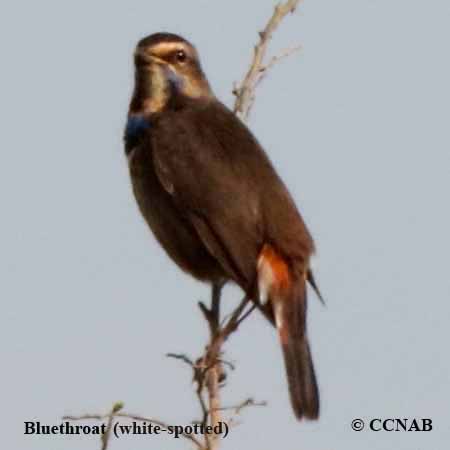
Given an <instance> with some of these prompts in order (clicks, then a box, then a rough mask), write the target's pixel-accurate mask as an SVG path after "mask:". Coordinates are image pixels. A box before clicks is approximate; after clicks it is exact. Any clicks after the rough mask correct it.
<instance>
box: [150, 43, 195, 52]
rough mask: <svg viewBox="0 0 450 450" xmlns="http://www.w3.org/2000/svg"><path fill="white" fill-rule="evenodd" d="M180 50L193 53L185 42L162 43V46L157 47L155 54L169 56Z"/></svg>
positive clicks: (154, 50)
mask: <svg viewBox="0 0 450 450" xmlns="http://www.w3.org/2000/svg"><path fill="white" fill-rule="evenodd" d="M180 49H183V50H184V51H186V52H188V53H191V51H190V49H189V47H188V46H187V45H186V44H184V43H183V42H161V43H160V44H157V45H155V47H154V48H153V52H154V53H156V54H167V53H170V52H173V51H175V50H180Z"/></svg>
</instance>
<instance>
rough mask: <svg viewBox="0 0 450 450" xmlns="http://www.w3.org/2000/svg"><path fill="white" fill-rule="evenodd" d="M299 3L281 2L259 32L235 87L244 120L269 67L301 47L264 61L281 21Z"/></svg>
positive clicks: (293, 0) (238, 110) (238, 111)
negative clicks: (249, 61) (239, 81)
mask: <svg viewBox="0 0 450 450" xmlns="http://www.w3.org/2000/svg"><path fill="white" fill-rule="evenodd" d="M299 3H300V0H288V1H286V2H284V3H279V4H278V5H277V6H276V7H275V10H274V12H273V14H272V17H271V18H270V19H269V21H268V22H267V24H266V26H265V28H264V30H263V31H260V32H259V42H258V43H257V44H256V45H255V48H254V53H253V59H252V62H251V64H250V67H249V69H248V71H247V73H246V75H245V77H244V79H243V81H242V82H241V84H240V85H235V86H234V88H233V94H234V95H235V96H236V100H235V103H234V112H235V113H236V114H237V115H238V116H239V117H240V118H241V119H243V120H247V119H248V117H249V115H250V111H251V109H252V106H253V103H254V101H255V89H256V86H257V85H258V84H259V83H260V82H261V81H262V79H263V78H265V76H266V74H267V71H268V69H270V68H271V67H273V66H274V65H275V64H276V63H277V62H279V61H280V60H281V59H283V58H285V57H286V56H288V55H290V54H292V53H293V52H294V51H297V50H298V49H299V47H294V48H292V49H289V50H287V51H284V52H282V53H281V54H280V55H278V56H275V57H273V58H272V59H271V60H270V61H269V62H268V63H267V64H266V63H264V60H265V57H266V53H267V47H268V45H269V41H270V40H271V38H272V36H273V34H274V32H275V31H276V30H277V28H278V26H279V25H280V23H281V21H282V20H283V19H284V18H285V17H286V16H287V15H288V14H289V13H293V12H294V11H295V10H296V9H297V7H298V5H299Z"/></svg>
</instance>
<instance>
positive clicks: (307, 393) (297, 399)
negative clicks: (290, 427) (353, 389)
mask: <svg viewBox="0 0 450 450" xmlns="http://www.w3.org/2000/svg"><path fill="white" fill-rule="evenodd" d="M274 301H275V305H274V306H275V308H274V314H275V322H276V324H277V329H278V333H279V335H280V341H281V347H282V350H283V356H284V362H285V366H286V375H287V381H288V385H289V393H290V397H291V403H292V408H293V410H294V413H295V415H296V416H297V418H298V419H302V418H307V419H317V418H318V417H319V390H318V388H317V381H316V375H315V372H314V366H313V362H312V358H311V351H310V349H309V343H308V337H307V335H306V328H305V324H306V321H305V310H306V285H305V282H304V281H303V282H302V283H301V286H294V288H293V289H292V290H291V292H289V294H288V295H286V296H285V297H284V298H279V299H276V300H275V299H274Z"/></svg>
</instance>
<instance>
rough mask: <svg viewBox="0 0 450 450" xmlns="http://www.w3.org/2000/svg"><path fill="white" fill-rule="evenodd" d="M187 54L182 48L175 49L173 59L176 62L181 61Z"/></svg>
mask: <svg viewBox="0 0 450 450" xmlns="http://www.w3.org/2000/svg"><path fill="white" fill-rule="evenodd" d="M186 58H187V55H186V52H185V51H184V50H177V51H176V52H175V59H176V61H177V62H179V63H183V62H185V61H186Z"/></svg>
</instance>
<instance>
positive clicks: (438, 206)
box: [0, 0, 450, 450]
mask: <svg viewBox="0 0 450 450" xmlns="http://www.w3.org/2000/svg"><path fill="white" fill-rule="evenodd" d="M273 4H274V2H273V1H272V0H260V1H258V2H255V1H254V2H242V1H237V0H228V1H221V2H219V1H180V0H179V1H151V0H146V1H127V2H125V1H123V2H107V1H96V2H88V1H85V0H80V1H77V2H57V1H50V0H43V1H40V2H30V1H28V2H25V1H15V2H11V1H10V2H3V4H2V6H1V7H0V8H1V11H0V34H1V36H0V37H1V39H0V50H1V55H2V56H1V59H2V69H1V80H2V82H1V84H0V98H1V103H0V119H1V121H2V123H3V127H2V133H1V137H0V145H1V149H2V150H1V153H0V158H1V160H0V183H1V189H0V200H1V205H2V216H1V230H2V231H1V233H0V249H1V252H0V255H1V256H0V271H1V272H0V273H1V284H0V298H1V301H2V314H1V319H0V342H1V344H0V348H1V358H2V364H1V366H2V369H1V379H2V383H1V384H2V392H1V398H2V405H3V407H2V408H1V413H0V414H1V416H2V422H1V423H2V427H1V428H2V445H3V447H4V448H8V449H15V448H17V449H19V448H20V449H25V448H30V449H36V450H79V449H86V450H96V449H98V448H99V443H98V442H97V441H96V440H95V439H93V438H89V437H84V438H67V437H30V436H24V435H23V421H24V420H41V421H42V422H45V423H57V422H58V421H59V418H60V417H61V416H62V415H63V414H66V413H73V414H78V413H84V412H101V411H105V410H107V409H108V408H109V407H110V405H111V404H112V403H113V402H114V401H116V400H123V401H124V402H125V404H126V409H127V411H129V412H134V413H140V414H146V415H149V416H158V417H160V418H161V419H164V420H167V421H169V422H173V423H177V424H184V423H188V422H189V420H191V419H192V418H193V417H195V416H196V414H197V412H198V411H197V410H196V403H195V400H194V396H193V390H192V387H191V385H190V373H189V372H188V370H187V369H185V368H184V367H183V366H180V365H179V364H177V362H175V361H172V360H168V359H166V358H165V357H164V354H165V353H166V352H169V351H172V352H186V353H189V354H191V355H193V356H197V354H198V352H199V350H201V348H202V346H203V343H204V341H205V336H206V330H205V327H204V324H203V322H202V320H201V317H200V314H199V311H198V309H197V307H196V302H197V301H198V300H199V299H201V298H202V299H205V298H206V297H207V296H208V288H207V286H205V285H202V284H199V283H197V282H196V281H194V280H192V279H190V278H188V277H187V276H186V275H184V274H182V273H180V272H179V271H178V269H177V268H176V267H175V266H174V265H173V264H172V263H171V262H170V261H169V260H168V258H167V257H166V256H165V254H164V253H163V252H162V250H160V248H159V247H158V245H157V244H156V243H155V241H154V240H153V237H152V236H151V234H150V232H149V231H148V229H147V227H146V225H145V224H144V222H143V220H142V219H141V217H140V216H139V214H138V211H137V207H136V205H135V201H134V199H133V197H132V194H131V189H130V182H129V178H128V172H127V166H126V160H125V158H124V156H123V149H122V141H121V138H122V130H123V126H124V120H125V115H126V108H127V103H128V99H129V96H130V93H131V89H132V74H133V69H132V58H131V55H132V51H133V47H134V45H135V43H136V41H137V40H138V39H140V38H141V37H143V36H145V35H147V34H149V33H153V32H156V31H161V30H164V31H171V32H176V33H180V34H182V35H184V36H186V37H187V38H189V39H190V40H191V41H192V42H193V43H194V44H196V46H197V47H198V50H199V52H200V55H201V58H202V61H203V66H204V69H205V71H206V73H207V75H208V78H209V80H210V82H211V84H212V86H213V88H214V90H215V92H216V94H217V95H218V97H219V98H221V99H222V100H223V101H225V102H226V103H227V104H231V102H232V96H231V85H232V83H233V81H235V80H237V79H240V78H241V77H242V74H243V72H244V71H245V69H246V67H247V64H248V61H249V57H250V54H251V47H252V45H253V44H254V42H255V39H256V31H257V30H258V29H260V28H261V26H262V25H263V24H264V23H265V21H266V20H267V18H268V16H269V15H270V14H271V11H272V6H273ZM449 24H450V3H449V2H448V1H446V0H442V1H439V0H428V1H427V2H424V1H417V0H409V1H407V0H343V1H339V2H338V1H335V0H306V1H305V2H304V4H303V6H301V8H300V10H299V12H298V13H297V14H296V16H293V17H289V18H288V19H287V20H286V22H285V23H284V24H283V26H282V29H281V30H280V31H279V32H278V33H277V35H276V38H275V39H274V41H273V44H272V47H271V49H272V51H274V52H276V51H277V50H280V49H282V48H285V47H288V46H291V45H293V44H297V43H300V44H302V46H303V51H302V52H301V53H300V54H298V55H295V56H293V57H292V58H290V59H289V60H287V61H284V62H283V63H282V64H280V65H279V66H278V67H277V68H276V69H275V70H274V71H273V72H272V73H271V75H270V77H269V78H268V79H267V80H266V81H265V83H264V84H263V85H262V87H261V89H260V91H259V93H258V98H257V102H256V105H255V110H254V113H253V115H252V118H251V122H250V126H251V128H252V130H253V131H254V133H255V134H256V135H257V137H258V138H259V140H260V141H261V143H262V144H263V146H264V147H265V148H266V150H267V152H268V153H269V155H270V157H271V159H272V161H273V162H274V164H275V166H276V167H277V169H278V170H279V172H280V174H281V176H282V177H283V179H284V180H285V181H286V183H287V185H288V186H289V188H290V190H291V192H292V194H293V196H294V198H295V199H296V201H297V203H298V205H299V207H300V209H301V211H302V212H303V214H304V216H305V219H306V221H307V223H308V224H309V226H310V228H311V230H312V233H313V235H314V237H315V238H316V241H317V247H318V250H319V254H318V257H317V259H316V266H317V278H318V281H319V283H320V286H321V289H322V291H323V293H324V295H325V297H326V299H327V302H328V307H327V308H322V307H321V306H320V304H319V303H318V302H317V301H316V300H315V299H314V298H313V297H312V298H311V300H312V301H311V302H310V308H309V329H310V334H311V342H312V348H313V352H314V359H315V362H316V368H317V372H318V378H319V384H320V388H321V394H322V417H321V419H320V421H319V422H317V423H311V424H304V423H302V424H299V423H297V422H296V420H295V419H294V418H293V415H292V413H291V410H290V405H289V401H288V396H287V390H286V387H285V379H284V372H283V365H282V359H281V355H280V351H279V348H278V343H277V340H276V336H275V334H274V332H273V330H271V329H270V327H268V326H267V325H266V324H265V323H264V321H263V320H262V319H261V318H260V317H257V316H256V315H255V316H254V317H253V318H252V319H251V320H250V321H249V322H248V323H246V325H245V327H243V329H242V330H241V332H240V333H239V334H238V335H236V336H234V337H233V338H232V340H230V342H229V343H228V345H227V350H228V357H229V358H230V359H232V360H233V361H235V363H236V364H237V366H238V370H237V371H236V372H235V373H234V374H233V375H232V377H231V379H230V382H229V387H228V388H226V389H225V390H224V392H223V394H224V397H225V402H226V403H227V404H230V403H235V402H236V401H239V400H241V399H243V398H245V397H248V396H250V395H251V396H254V397H255V398H256V399H260V400H267V401H268V402H269V406H268V407H267V408H265V409H254V410H248V411H247V412H245V413H244V415H243V416H242V421H243V424H242V425H241V426H240V427H238V428H236V429H235V430H233V431H232V432H231V433H230V436H229V437H228V438H227V440H226V442H225V443H224V446H223V448H224V449H238V448H240V449H242V448H247V449H260V450H272V449H274V448H278V447H282V448H284V449H286V450H299V449H302V450H303V449H304V450H341V449H342V450H360V449H361V448H364V449H368V450H390V449H393V448H395V449H396V450H425V449H426V450H442V449H445V448H447V447H448V442H449V440H450V432H449V430H450V425H449V423H448V420H449V419H448V411H449V404H450V387H449V379H450V376H449V375H450V362H449V352H448V342H449V338H450V332H449V326H448V321H449V316H450V277H449V275H448V260H449V256H448V255H449V253H450V245H449V243H450V242H449V238H448V230H449V229H450V212H449V199H448V197H449V192H450V177H449V172H450V131H449V130H450V126H449V116H450V114H449V113H450V111H449V105H450V87H449V80H450V64H449V54H450V26H449ZM239 295H240V294H239V292H238V290H237V289H228V291H227V295H226V298H227V301H228V302H229V303H230V304H231V303H232V302H235V301H236V299H237V298H238V297H239ZM398 416H399V417H431V418H433V420H434V427H435V429H434V430H433V431H432V432H431V433H373V432H372V433H371V432H365V431H364V432H361V433H356V432H353V431H351V429H350V425H349V424H350V422H351V420H352V419H353V418H356V417H361V418H364V419H366V418H373V417H398ZM128 448H133V449H135V450H140V449H160V448H164V449H166V450H172V449H174V450H175V449H182V448H187V444H186V443H185V442H180V441H174V440H172V439H170V438H169V437H167V436H162V437H160V438H155V437H151V438H147V439H145V438H142V437H136V438H134V439H133V440H132V441H114V442H113V443H112V445H111V449H112V450H120V449H128Z"/></svg>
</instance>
